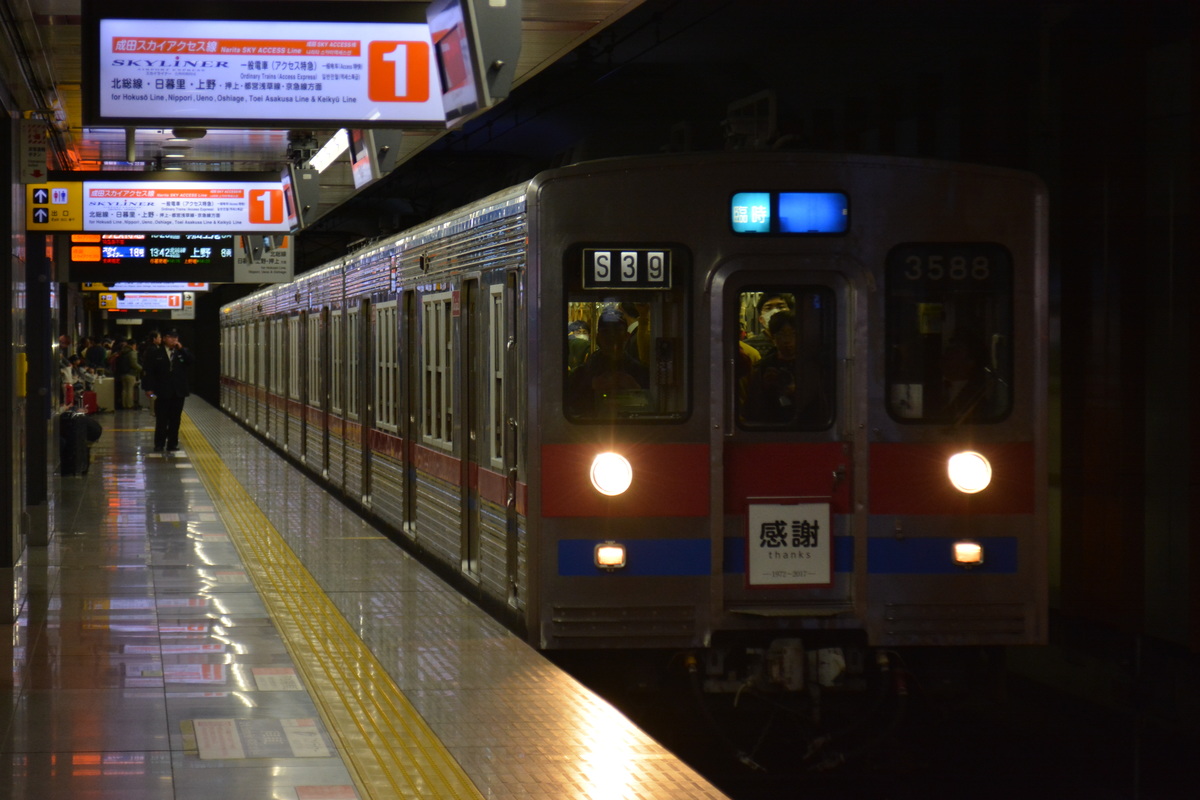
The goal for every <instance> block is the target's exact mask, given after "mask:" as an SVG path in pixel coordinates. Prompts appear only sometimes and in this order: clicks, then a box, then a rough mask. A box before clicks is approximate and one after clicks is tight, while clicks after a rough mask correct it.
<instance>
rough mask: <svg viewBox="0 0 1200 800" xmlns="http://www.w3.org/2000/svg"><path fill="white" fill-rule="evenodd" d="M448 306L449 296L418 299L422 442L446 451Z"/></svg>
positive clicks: (449, 433)
mask: <svg viewBox="0 0 1200 800" xmlns="http://www.w3.org/2000/svg"><path fill="white" fill-rule="evenodd" d="M452 302H453V294H452V293H451V292H438V293H435V294H427V295H425V296H424V297H422V298H421V311H422V319H421V325H422V331H421V332H422V337H421V342H422V347H421V363H422V370H423V372H424V384H423V386H422V396H421V405H422V407H423V408H424V416H423V420H424V421H423V425H422V429H423V439H424V441H425V442H426V443H428V444H434V445H438V446H440V447H442V448H444V449H446V450H449V449H450V448H451V447H452V446H453V444H454V438H453V431H454V392H453V386H454V362H453V355H454V353H453V350H452V347H453V319H452V308H451V306H452Z"/></svg>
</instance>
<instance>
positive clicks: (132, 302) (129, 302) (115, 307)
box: [99, 292, 183, 311]
mask: <svg viewBox="0 0 1200 800" xmlns="http://www.w3.org/2000/svg"><path fill="white" fill-rule="evenodd" d="M99 305H100V308H101V310H104V311H174V310H176V309H182V308H183V295H182V294H180V293H178V292H174V293H170V294H156V293H139V292H125V293H123V294H118V293H116V292H101V293H100V300H99Z"/></svg>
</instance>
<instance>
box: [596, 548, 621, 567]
mask: <svg viewBox="0 0 1200 800" xmlns="http://www.w3.org/2000/svg"><path fill="white" fill-rule="evenodd" d="M593 558H594V559H595V562H596V566H597V567H600V568H601V569H609V570H612V569H620V568H621V567H623V566H625V545H623V544H618V543H617V542H603V543H602V544H598V545H596V549H595V551H594V552H593Z"/></svg>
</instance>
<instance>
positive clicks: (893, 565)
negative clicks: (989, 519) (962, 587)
mask: <svg viewBox="0 0 1200 800" xmlns="http://www.w3.org/2000/svg"><path fill="white" fill-rule="evenodd" d="M955 541H957V539H949V538H934V539H925V538H906V539H870V540H868V544H867V572H868V573H870V574H871V575H951V574H960V575H961V574H963V573H964V572H969V573H970V574H980V573H982V574H987V575H1011V574H1014V573H1015V572H1016V571H1017V537H1015V536H996V537H987V538H985V539H980V540H979V542H980V544H982V545H983V563H982V564H981V565H979V566H977V567H971V568H970V570H964V569H963V568H962V567H960V566H958V565H957V564H955V563H954V561H953V559H952V553H953V547H954V542H955Z"/></svg>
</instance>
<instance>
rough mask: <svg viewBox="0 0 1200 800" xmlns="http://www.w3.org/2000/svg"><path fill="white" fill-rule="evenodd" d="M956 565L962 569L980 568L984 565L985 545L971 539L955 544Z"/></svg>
mask: <svg viewBox="0 0 1200 800" xmlns="http://www.w3.org/2000/svg"><path fill="white" fill-rule="evenodd" d="M954 563H955V564H958V565H959V566H960V567H978V566H979V565H980V564H982V563H983V545H981V544H980V543H979V542H972V541H971V540H969V539H963V540H962V541H958V542H955V543H954Z"/></svg>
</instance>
